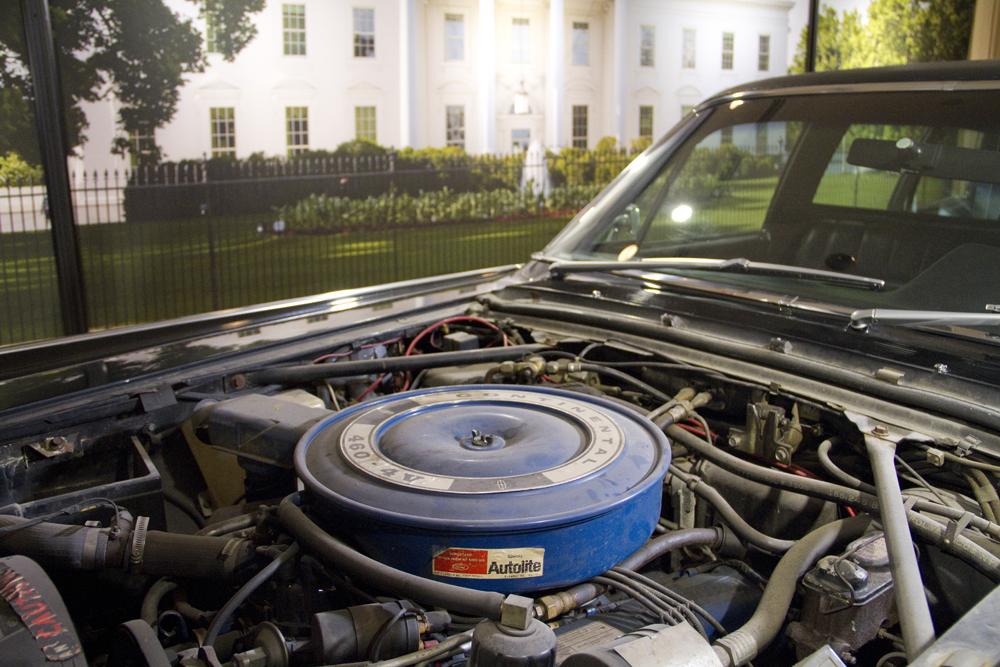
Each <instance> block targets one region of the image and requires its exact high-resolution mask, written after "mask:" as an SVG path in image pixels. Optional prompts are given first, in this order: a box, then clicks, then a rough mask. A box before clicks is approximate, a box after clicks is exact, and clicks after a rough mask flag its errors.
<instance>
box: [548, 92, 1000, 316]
mask: <svg viewBox="0 0 1000 667" xmlns="http://www.w3.org/2000/svg"><path fill="white" fill-rule="evenodd" d="M998 102H1000V93H997V92H993V91H988V92H987V91H975V92H927V93H866V94H852V95H847V94H835V95H834V94H825V95H809V96H806V95H803V96H797V97H786V98H771V99H757V100H746V101H740V100H737V101H734V102H729V103H726V104H725V105H722V106H718V107H715V108H712V109H709V110H708V111H705V112H702V113H701V118H700V119H697V120H691V121H690V122H691V123H692V124H695V123H700V124H699V125H698V126H697V127H696V129H694V131H693V132H691V133H690V136H688V137H687V138H686V139H685V140H683V141H682V142H680V143H679V144H677V145H676V146H675V147H674V148H673V150H669V149H668V150H665V151H664V152H665V153H666V155H664V156H662V157H661V158H660V159H659V160H657V159H655V157H654V154H655V149H654V151H652V152H651V153H650V154H649V155H648V156H647V157H648V158H649V159H648V163H649V164H648V166H647V167H646V168H645V169H633V170H631V172H632V173H631V174H629V175H628V176H627V177H626V178H629V177H630V178H631V182H629V183H625V182H623V183H621V184H620V185H619V187H618V188H615V189H614V190H613V191H610V192H609V195H608V196H609V197H613V196H615V194H616V193H617V196H618V199H617V200H616V201H614V202H609V203H610V205H609V206H605V207H603V209H601V207H600V205H599V203H598V205H597V206H595V207H593V208H594V209H595V210H594V211H592V212H591V213H596V212H597V211H598V210H603V214H602V215H589V216H587V215H584V216H581V218H580V219H579V220H578V221H577V222H576V223H575V224H574V225H573V226H571V227H570V228H568V229H567V230H566V232H565V233H563V234H562V235H560V237H558V238H557V239H556V240H555V241H554V242H553V244H552V245H550V247H549V248H548V249H547V252H546V254H547V255H548V256H551V257H555V258H558V259H564V260H565V259H587V260H592V259H605V260H606V259H612V260H613V259H622V260H626V259H643V258H653V257H703V258H717V259H727V258H734V257H742V258H746V259H749V260H753V261H759V262H769V263H774V264H782V265H789V266H796V267H803V268H807V269H816V270H823V271H834V272H838V273H844V274H854V275H860V276H866V277H871V278H877V279H882V280H884V281H885V287H884V288H883V289H881V290H878V291H865V290H858V289H852V288H851V287H850V286H848V285H838V284H830V283H826V282H820V281H810V280H804V279H800V278H796V277H794V276H788V275H743V274H737V275H734V274H727V273H719V272H709V271H705V270H700V269H697V268H682V269H678V270H673V269H669V273H670V274H672V275H673V274H679V275H682V276H685V277H690V278H697V279H699V280H705V281H713V282H718V283H726V284H728V285H736V286H739V287H741V288H743V287H745V288H753V289H757V290H770V291H775V292H780V293H781V294H783V295H793V296H801V297H804V298H810V299H813V300H819V301H823V302H827V303H830V304H835V305H838V306H844V307H849V308H860V307H881V308H919V309H927V310H951V311H956V310H961V311H978V312H982V311H984V310H985V309H986V308H987V307H988V306H989V305H991V304H995V303H997V302H998V301H1000V185H998V184H997V183H1000V169H998V168H997V165H998V163H997V162H996V160H998V159H1000V152H998V148H1000V119H998V118H997V116H996V114H995V113H993V111H992V110H994V109H996V108H997V104H998ZM665 272H666V271H665Z"/></svg>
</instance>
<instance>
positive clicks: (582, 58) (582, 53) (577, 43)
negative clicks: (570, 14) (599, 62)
mask: <svg viewBox="0 0 1000 667" xmlns="http://www.w3.org/2000/svg"><path fill="white" fill-rule="evenodd" d="M573 64H574V65H589V64H590V24H589V23H582V22H578V21H574V22H573Z"/></svg>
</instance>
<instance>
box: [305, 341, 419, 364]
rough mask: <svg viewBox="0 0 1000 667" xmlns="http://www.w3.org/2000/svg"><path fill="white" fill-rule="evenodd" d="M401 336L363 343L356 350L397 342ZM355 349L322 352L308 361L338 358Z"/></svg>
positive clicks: (316, 361) (349, 353) (318, 361)
mask: <svg viewBox="0 0 1000 667" xmlns="http://www.w3.org/2000/svg"><path fill="white" fill-rule="evenodd" d="M401 340H402V338H401V337H399V336H397V337H396V338H390V339H389V340H380V341H375V342H374V343H365V344H364V345H360V346H358V348H357V349H358V350H370V349H371V348H373V347H378V346H379V345H392V344H393V343H398V342H399V341H401ZM354 352H356V350H347V351H345V352H331V353H329V354H324V355H320V356H318V357H316V358H315V359H313V360H312V362H310V363H314V364H318V363H320V362H321V361H326V360H327V359H339V358H340V357H347V356H350V355H352V354H354Z"/></svg>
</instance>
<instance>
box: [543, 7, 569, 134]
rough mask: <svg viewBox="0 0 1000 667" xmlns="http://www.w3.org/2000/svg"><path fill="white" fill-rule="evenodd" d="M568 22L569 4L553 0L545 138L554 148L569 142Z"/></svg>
mask: <svg viewBox="0 0 1000 667" xmlns="http://www.w3.org/2000/svg"><path fill="white" fill-rule="evenodd" d="M565 35H566V19H565V0H549V54H548V55H549V71H548V75H547V76H546V77H545V79H546V84H547V85H546V86H545V90H546V96H545V134H546V144H548V146H549V147H550V148H560V147H562V145H563V143H564V142H565V138H566V114H567V110H566V109H565V102H566V40H565Z"/></svg>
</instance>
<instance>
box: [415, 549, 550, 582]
mask: <svg viewBox="0 0 1000 667" xmlns="http://www.w3.org/2000/svg"><path fill="white" fill-rule="evenodd" d="M432 571H433V573H434V574H436V575H438V576H443V577H459V578H462V579H530V578H531V577H540V576H542V575H543V574H544V573H545V549H543V548H541V547H525V548H521V549H467V548H463V547H449V548H447V549H445V550H444V551H441V552H438V553H437V554H436V555H435V556H434V560H433V563H432Z"/></svg>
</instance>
